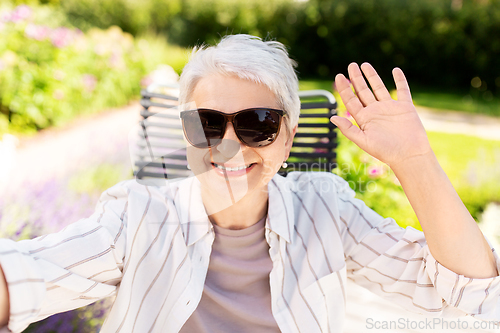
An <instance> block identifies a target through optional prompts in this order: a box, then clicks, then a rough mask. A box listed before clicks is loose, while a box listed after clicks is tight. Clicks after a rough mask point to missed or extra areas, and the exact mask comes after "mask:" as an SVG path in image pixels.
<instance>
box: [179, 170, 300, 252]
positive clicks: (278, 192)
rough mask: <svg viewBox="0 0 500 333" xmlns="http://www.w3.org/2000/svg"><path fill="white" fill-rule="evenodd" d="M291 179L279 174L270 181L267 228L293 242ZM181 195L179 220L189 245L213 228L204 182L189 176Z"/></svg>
mask: <svg viewBox="0 0 500 333" xmlns="http://www.w3.org/2000/svg"><path fill="white" fill-rule="evenodd" d="M287 184H289V182H287V181H286V179H285V178H284V177H282V176H280V175H277V174H276V175H275V176H274V177H273V178H272V179H271V181H270V182H269V183H268V185H267V187H268V193H269V205H268V211H267V219H266V228H267V229H269V230H271V231H273V232H274V233H276V234H278V235H279V236H280V237H283V238H284V239H285V240H286V241H287V242H289V243H290V242H291V239H292V236H291V235H293V226H294V222H293V221H294V220H295V218H294V210H293V198H292V194H291V190H290V188H289V186H287ZM178 186H179V187H178V188H179V192H178V193H179V194H178V196H176V198H175V199H174V200H175V206H176V207H177V211H178V215H179V220H180V223H181V227H182V230H183V233H184V239H185V240H186V245H187V246H190V245H192V244H193V243H195V242H197V241H198V240H199V239H201V238H202V237H203V236H205V235H206V234H207V233H208V232H210V230H211V229H213V226H212V223H211V222H210V220H209V218H208V215H207V213H206V210H205V207H204V206H203V200H202V197H201V184H200V182H199V180H198V179H197V178H196V177H188V178H186V179H184V180H181V181H179V182H178Z"/></svg>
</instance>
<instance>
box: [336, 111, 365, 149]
mask: <svg viewBox="0 0 500 333" xmlns="http://www.w3.org/2000/svg"><path fill="white" fill-rule="evenodd" d="M330 121H331V122H332V123H333V124H334V125H335V126H337V127H338V129H339V130H340V131H341V132H342V134H344V135H345V136H346V138H348V139H349V140H351V141H352V142H354V143H356V144H357V143H358V142H360V141H361V137H362V136H363V131H362V130H361V129H360V128H359V127H358V126H356V125H354V124H353V123H351V122H350V121H349V120H348V119H346V118H344V117H340V116H333V117H331V118H330Z"/></svg>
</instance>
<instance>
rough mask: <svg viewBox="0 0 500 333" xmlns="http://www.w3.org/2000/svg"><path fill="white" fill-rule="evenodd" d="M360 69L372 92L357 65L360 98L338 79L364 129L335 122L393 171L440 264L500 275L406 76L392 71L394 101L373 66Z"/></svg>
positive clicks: (354, 76)
mask: <svg viewBox="0 0 500 333" xmlns="http://www.w3.org/2000/svg"><path fill="white" fill-rule="evenodd" d="M361 68H362V70H363V73H364V75H365V76H366V78H367V79H368V82H369V83H370V86H371V87H372V89H373V92H372V90H370V88H368V85H367V84H366V82H365V79H364V78H363V75H362V73H361V70H360V68H359V67H358V65H357V64H354V63H353V64H351V65H349V68H348V70H349V77H350V79H351V82H352V84H353V86H354V89H355V92H356V95H355V94H354V93H353V91H352V90H351V86H350V84H349V81H348V80H347V79H346V78H345V77H344V76H343V75H341V74H339V75H337V77H336V80H335V82H336V86H337V89H338V91H339V93H340V96H341V98H342V100H343V101H344V104H345V105H346V108H347V111H349V113H350V114H351V115H352V116H353V118H354V119H355V120H356V122H357V124H358V125H359V128H358V127H357V126H355V125H353V124H351V122H350V121H349V120H347V119H345V118H342V117H332V122H334V123H335V124H336V125H337V126H338V127H339V129H340V130H341V131H342V133H343V134H344V135H345V136H346V137H347V138H349V139H350V140H351V141H353V142H354V143H356V144H357V145H358V146H359V147H360V148H361V149H363V150H364V151H366V152H367V153H369V154H370V155H372V156H374V157H375V158H377V159H379V160H381V161H382V162H384V163H387V164H388V165H389V166H390V167H391V169H392V170H393V171H394V173H395V174H396V176H397V177H398V179H399V181H400V182H401V185H402V186H403V189H404V191H405V193H406V195H407V197H408V199H409V201H410V203H411V205H412V207H413V209H414V210H415V213H416V214H417V217H418V219H419V221H420V224H421V226H422V229H423V231H424V234H425V237H426V241H427V243H428V246H429V249H430V251H431V253H432V255H433V257H434V258H435V259H436V260H437V261H438V262H439V263H440V264H442V265H443V266H445V267H446V268H448V269H450V270H452V271H454V272H455V273H458V274H461V275H465V276H467V277H471V278H487V277H493V276H497V275H498V273H497V270H496V266H495V262H494V258H493V254H492V252H491V249H490V247H489V245H488V243H487V242H486V240H485V238H484V237H483V235H482V233H481V231H480V230H479V227H478V226H477V224H476V222H475V221H474V219H473V218H472V217H471V216H470V214H469V212H468V211H467V209H466V208H465V206H464V205H463V203H462V201H461V200H460V198H459V197H458V195H457V193H456V192H455V190H454V188H453V186H452V184H451V182H450V181H449V179H448V177H447V176H446V174H445V173H444V171H443V170H442V168H441V166H440V165H439V163H438V162H437V159H436V157H435V155H434V152H433V151H432V149H431V147H430V144H429V142H428V140H427V135H426V133H425V129H424V128H423V126H422V123H421V121H420V119H419V117H418V114H417V112H416V110H415V107H414V106H413V103H412V99H411V95H410V90H409V87H408V83H407V82H406V78H405V77H404V74H403V72H402V71H401V70H400V69H398V68H396V69H394V71H393V75H394V79H395V82H396V88H397V92H398V100H397V101H395V100H393V99H392V98H391V96H390V94H389V92H388V90H387V88H386V87H385V85H384V84H383V82H382V80H381V79H380V77H379V76H378V74H377V73H376V72H375V70H374V69H373V67H372V66H371V65H369V64H366V63H365V64H363V65H362V66H361Z"/></svg>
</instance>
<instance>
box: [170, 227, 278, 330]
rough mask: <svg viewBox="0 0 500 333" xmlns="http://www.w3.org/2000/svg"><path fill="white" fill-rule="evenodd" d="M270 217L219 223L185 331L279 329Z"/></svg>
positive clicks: (215, 229) (184, 327)
mask: <svg viewBox="0 0 500 333" xmlns="http://www.w3.org/2000/svg"><path fill="white" fill-rule="evenodd" d="M264 225H265V218H263V219H262V220H260V221H259V222H257V223H255V224H254V225H252V226H250V227H248V228H245V229H240V230H231V229H225V228H221V227H219V226H217V225H214V231H215V240H214V243H213V247H212V253H211V255H210V263H209V266H208V273H207V278H206V281H205V287H204V289H203V295H202V297H201V301H200V303H199V305H198V307H197V308H196V310H195V311H194V313H193V314H192V315H191V317H190V318H189V319H188V320H187V322H186V323H185V324H184V326H183V327H182V329H181V330H180V332H181V333H193V332H196V333H205V332H207V333H208V332H221V333H224V332H231V333H233V332H252V333H254V332H263V333H265V332H273V333H275V332H280V330H279V328H278V325H277V324H276V321H275V319H274V317H273V315H272V312H271V292H270V287H269V273H270V272H271V269H272V266H273V264H272V262H271V258H270V256H269V245H268V244H267V242H266V239H265V237H264V233H265V230H264Z"/></svg>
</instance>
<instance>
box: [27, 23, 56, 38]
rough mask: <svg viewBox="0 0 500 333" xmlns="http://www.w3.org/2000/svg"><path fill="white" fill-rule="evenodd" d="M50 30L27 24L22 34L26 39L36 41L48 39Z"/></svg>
mask: <svg viewBox="0 0 500 333" xmlns="http://www.w3.org/2000/svg"><path fill="white" fill-rule="evenodd" d="M51 31H52V29H50V28H49V27H44V26H40V25H35V24H32V23H30V24H28V25H27V26H26V29H24V34H25V35H26V37H28V38H32V39H36V40H44V39H46V38H47V37H49V35H50V33H51Z"/></svg>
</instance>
